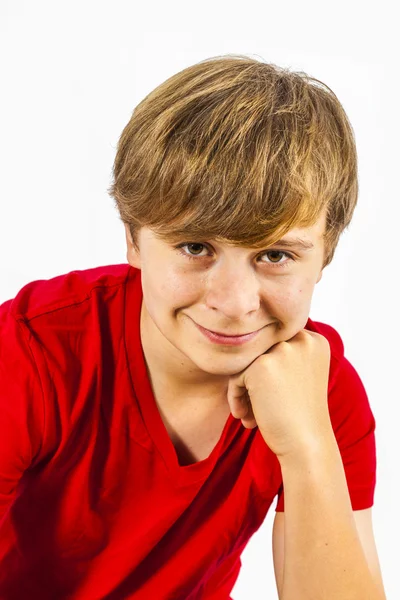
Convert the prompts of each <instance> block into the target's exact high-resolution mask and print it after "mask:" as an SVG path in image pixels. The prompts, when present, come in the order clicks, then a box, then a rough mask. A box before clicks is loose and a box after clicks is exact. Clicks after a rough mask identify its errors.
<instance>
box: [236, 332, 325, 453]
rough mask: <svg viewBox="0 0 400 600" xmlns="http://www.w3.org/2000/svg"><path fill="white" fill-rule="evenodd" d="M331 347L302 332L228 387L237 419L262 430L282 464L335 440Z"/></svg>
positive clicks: (257, 361)
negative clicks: (331, 410) (331, 438)
mask: <svg viewBox="0 0 400 600" xmlns="http://www.w3.org/2000/svg"><path fill="white" fill-rule="evenodd" d="M329 365H330V346H329V342H328V340H327V339H326V338H325V337H324V336H323V335H320V334H319V333H316V332H314V331H309V330H306V329H302V330H301V331H299V332H298V333H297V334H296V335H295V336H294V337H293V338H291V339H289V340H288V341H284V342H279V343H277V344H275V345H274V346H272V347H271V348H269V350H267V352H265V354H261V356H259V357H258V358H256V359H255V360H254V361H253V362H252V363H251V365H250V366H248V367H247V368H246V369H245V370H243V371H241V372H240V373H238V374H237V375H233V376H232V377H231V378H230V380H229V384H228V392H227V395H228V403H229V406H230V409H231V413H232V415H233V416H234V417H235V418H237V419H241V421H242V423H243V426H244V427H246V428H247V429H253V428H254V427H256V426H258V428H259V430H260V433H261V435H262V436H263V438H264V440H265V442H266V444H267V445H268V446H269V447H270V449H271V450H272V452H274V454H276V456H277V457H278V458H282V457H284V456H286V455H288V454H293V453H296V452H299V451H302V450H303V449H305V448H307V447H309V446H310V445H313V444H314V442H319V441H321V440H323V439H324V437H325V436H326V435H327V434H328V435H330V436H331V435H332V434H333V430H332V425H331V421H330V416H329V409H328V378H329Z"/></svg>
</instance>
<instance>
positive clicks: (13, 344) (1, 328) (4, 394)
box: [0, 300, 44, 526]
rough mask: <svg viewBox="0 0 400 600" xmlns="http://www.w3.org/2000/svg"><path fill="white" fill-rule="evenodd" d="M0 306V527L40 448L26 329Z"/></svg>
mask: <svg viewBox="0 0 400 600" xmlns="http://www.w3.org/2000/svg"><path fill="white" fill-rule="evenodd" d="M11 302H12V301H11V300H9V301H7V302H5V303H3V304H2V305H0V526H1V523H2V519H3V516H4V515H5V513H6V512H7V509H8V508H9V506H10V505H11V503H12V501H13V499H14V497H15V494H16V489H17V485H18V482H19V480H20V479H21V477H22V475H23V473H24V471H26V470H27V469H28V468H29V467H30V465H31V464H32V462H33V461H34V458H35V456H36V455H37V454H38V452H39V450H40V446H41V434H42V428H43V419H44V417H43V394H42V389H41V384H40V378H39V375H38V371H37V368H36V364H35V361H34V358H33V355H32V352H31V349H30V345H29V336H30V333H29V330H28V328H27V327H26V326H25V325H24V323H23V321H22V320H19V319H16V318H15V317H14V315H13V314H12V312H11V310H10V309H11Z"/></svg>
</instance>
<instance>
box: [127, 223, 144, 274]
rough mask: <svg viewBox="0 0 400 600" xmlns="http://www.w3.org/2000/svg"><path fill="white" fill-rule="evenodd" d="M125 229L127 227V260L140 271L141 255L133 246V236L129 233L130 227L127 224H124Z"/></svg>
mask: <svg viewBox="0 0 400 600" xmlns="http://www.w3.org/2000/svg"><path fill="white" fill-rule="evenodd" d="M124 227H125V238H126V259H127V261H128V263H129V264H130V265H131V266H132V267H135V268H136V269H140V268H141V267H140V254H139V252H138V251H137V250H136V248H135V246H134V244H133V241H132V235H131V232H130V231H129V227H128V225H127V224H126V223H124Z"/></svg>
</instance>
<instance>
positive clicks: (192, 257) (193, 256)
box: [175, 242, 296, 269]
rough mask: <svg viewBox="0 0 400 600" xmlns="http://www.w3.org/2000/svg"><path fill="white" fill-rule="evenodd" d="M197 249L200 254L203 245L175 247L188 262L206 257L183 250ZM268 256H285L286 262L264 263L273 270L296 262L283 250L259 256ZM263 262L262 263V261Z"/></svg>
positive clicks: (193, 244)
mask: <svg viewBox="0 0 400 600" xmlns="http://www.w3.org/2000/svg"><path fill="white" fill-rule="evenodd" d="M196 246H197V248H199V247H200V252H201V249H202V248H206V245H205V244H202V243H200V242H184V243H182V244H179V245H178V246H175V250H177V251H178V252H179V254H181V255H183V256H184V257H185V258H188V259H189V260H201V259H202V258H206V256H204V255H203V256H200V254H196V253H195V254H188V253H187V252H186V251H185V250H184V249H185V248H188V249H189V252H191V251H193V247H194V248H196ZM190 248H192V250H190ZM194 252H196V250H194ZM268 254H271V255H275V256H276V255H277V254H278V255H283V256H286V257H287V259H288V260H286V261H285V262H282V261H279V262H274V260H272V262H268V261H267V262H265V264H266V265H269V266H272V267H275V268H280V269H282V268H285V267H287V266H289V265H290V264H291V263H292V262H295V261H296V258H295V257H294V256H293V255H292V254H290V253H289V252H284V251H283V250H267V251H266V252H263V253H262V254H261V256H267V255H268ZM262 262H264V261H262Z"/></svg>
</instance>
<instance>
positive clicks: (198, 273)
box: [125, 214, 325, 395]
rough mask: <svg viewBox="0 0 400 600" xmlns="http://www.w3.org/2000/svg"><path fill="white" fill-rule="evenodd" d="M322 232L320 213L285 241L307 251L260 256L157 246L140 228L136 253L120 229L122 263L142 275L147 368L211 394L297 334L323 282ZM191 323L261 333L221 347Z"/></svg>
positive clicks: (276, 249) (216, 247)
mask: <svg viewBox="0 0 400 600" xmlns="http://www.w3.org/2000/svg"><path fill="white" fill-rule="evenodd" d="M324 228H325V214H322V215H321V217H320V219H319V221H318V222H317V223H316V224H315V225H313V226H312V227H309V228H302V229H299V228H296V229H292V230H291V231H290V232H289V233H287V234H286V235H285V236H284V239H285V240H289V239H290V240H292V239H293V238H296V237H297V238H301V239H303V240H306V241H307V242H310V243H312V244H313V245H314V247H313V248H312V249H310V250H305V249H302V248H300V247H293V248H289V247H285V246H283V244H279V243H278V244H275V245H274V246H271V247H270V248H268V249H267V253H266V252H265V250H254V249H250V248H239V247H234V246H231V245H228V244H222V243H216V242H215V241H214V240H211V239H210V240H207V241H206V242H204V243H201V245H199V244H200V242H197V241H196V240H187V241H188V244H187V245H186V246H184V247H183V248H180V249H176V248H175V247H176V246H177V245H178V244H175V245H174V244H168V243H166V242H163V241H160V240H159V239H157V238H156V237H155V235H154V233H153V232H152V230H150V229H149V228H142V229H141V230H140V231H139V234H138V244H139V250H140V252H139V253H138V252H136V250H135V248H134V246H133V245H132V240H131V236H130V233H129V229H128V227H127V226H125V229H126V240H127V260H128V262H129V264H131V265H132V266H133V267H136V268H138V269H141V280H142V289H143V303H142V313H141V335H142V343H143V348H144V351H145V355H146V359H147V360H148V363H150V365H152V366H153V367H154V370H155V371H157V373H160V377H163V373H164V379H163V380H164V381H170V382H171V385H172V387H173V383H174V382H176V385H177V387H178V382H180V384H181V385H182V386H186V389H187V390H188V392H189V390H190V391H192V392H193V393H195V390H196V388H197V387H198V389H200V388H201V386H202V385H203V387H204V386H207V385H208V386H209V388H210V393H213V392H214V390H215V394H216V395H217V394H218V390H221V386H222V384H224V383H226V382H227V380H228V379H229V376H231V375H233V374H236V373H239V372H240V371H242V370H243V369H245V368H247V367H248V366H249V365H250V364H251V363H252V362H253V361H254V360H255V359H256V358H257V357H258V356H260V355H261V354H263V353H264V352H266V351H267V350H268V349H269V348H270V347H271V346H273V345H274V344H276V343H278V342H280V341H285V340H288V339H290V338H292V337H293V336H294V335H296V333H297V332H298V331H300V330H301V329H303V328H304V327H305V325H306V323H307V320H308V316H309V310H310V305H311V299H312V294H313V290H314V286H315V284H316V283H318V282H319V281H320V279H321V276H322V264H323V251H324V248H323V238H322V234H323V232H324ZM180 252H182V253H183V254H181V253H180ZM285 252H287V253H288V254H289V255H290V256H292V257H293V258H294V259H296V260H291V258H290V256H288V255H286V254H284V253H285ZM188 256H193V257H194V258H193V259H192V260H191V259H189V258H188ZM279 263H280V264H282V265H283V264H284V265H285V266H280V264H279ZM196 323H197V324H198V325H201V326H202V327H204V328H206V329H209V330H211V331H217V332H224V333H226V334H227V335H235V334H244V333H249V332H253V331H256V330H260V331H259V332H258V334H257V335H256V336H255V337H254V338H253V339H252V340H250V341H248V342H245V343H243V344H241V345H238V346H226V345H220V344H217V343H215V342H213V341H210V340H209V339H208V338H207V337H206V336H205V335H204V334H203V333H202V332H201V331H199V329H198V328H197V327H196V325H195V324H196Z"/></svg>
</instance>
